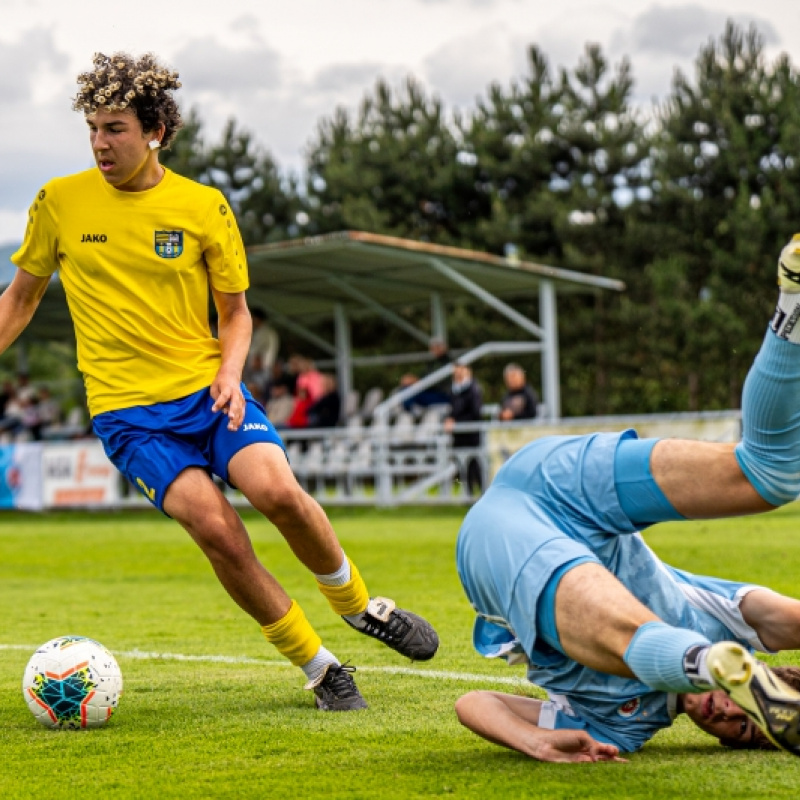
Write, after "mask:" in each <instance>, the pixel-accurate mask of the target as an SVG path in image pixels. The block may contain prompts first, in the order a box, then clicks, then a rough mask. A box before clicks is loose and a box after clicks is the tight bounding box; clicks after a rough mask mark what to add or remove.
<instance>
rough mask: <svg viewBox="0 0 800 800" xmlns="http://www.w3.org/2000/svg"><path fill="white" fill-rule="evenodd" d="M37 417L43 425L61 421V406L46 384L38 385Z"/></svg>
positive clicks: (55, 423) (56, 423)
mask: <svg viewBox="0 0 800 800" xmlns="http://www.w3.org/2000/svg"><path fill="white" fill-rule="evenodd" d="M39 419H40V420H41V421H42V425H43V426H45V427H47V426H49V425H58V424H59V423H60V422H61V406H60V405H59V403H58V400H56V399H55V398H54V397H53V395H52V394H50V389H49V388H48V387H47V386H40V387H39Z"/></svg>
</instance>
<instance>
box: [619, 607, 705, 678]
mask: <svg viewBox="0 0 800 800" xmlns="http://www.w3.org/2000/svg"><path fill="white" fill-rule="evenodd" d="M710 644H711V642H710V641H709V640H708V639H706V637H705V636H702V635H701V634H699V633H695V632H694V631H690V630H687V629H686V628H673V627H672V626H671V625H667V624H666V623H665V622H646V623H645V624H644V625H642V626H641V628H639V630H638V631H636V633H635V634H634V635H633V639H631V642H630V644H629V645H628V649H627V650H626V651H625V655H623V657H622V658H623V660H624V661H625V663H626V664H627V665H628V666H629V667H630V668H631V671H632V672H633V674H634V675H635V676H636V677H637V678H638V679H639V680H640V681H641V682H642V683H644V684H647V686H649V687H650V688H651V689H655V690H656V691H659V692H696V691H698V688H697V686H696V684H694V683H692V681H691V680H690V679H689V677H688V675H687V674H686V669H685V667H684V663H683V661H684V656H685V655H686V651H687V650H689V649H690V648H692V647H697V646H698V645H699V646H701V647H703V646H707V645H710Z"/></svg>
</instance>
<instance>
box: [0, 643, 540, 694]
mask: <svg viewBox="0 0 800 800" xmlns="http://www.w3.org/2000/svg"><path fill="white" fill-rule="evenodd" d="M35 649H36V646H35V645H27V644H0V650H27V651H28V652H31V653H32V652H33V651H34V650H35ZM114 655H116V656H119V657H120V658H135V659H139V660H141V661H151V660H152V661H197V662H205V663H214V664H254V665H258V666H262V667H291V666H292V665H291V664H290V663H289V662H288V661H267V660H264V659H260V658H249V657H247V656H213V655H207V656H193V655H187V654H185V653H151V652H146V651H144V650H118V651H116V652H114ZM358 671H359V672H382V673H385V674H389V675H415V676H417V677H419V678H432V679H433V680H446V681H471V682H473V683H501V684H508V685H511V686H526V685H529V684H528V681H526V680H525V679H524V678H516V677H511V676H504V675H474V674H472V673H469V672H451V671H449V670H441V671H440V670H435V669H415V668H413V667H369V666H366V667H359V668H358Z"/></svg>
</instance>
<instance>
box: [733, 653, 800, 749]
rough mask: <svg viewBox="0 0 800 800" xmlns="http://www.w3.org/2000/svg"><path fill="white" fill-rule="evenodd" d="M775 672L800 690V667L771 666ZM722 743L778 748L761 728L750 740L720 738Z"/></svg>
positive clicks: (734, 745) (737, 747) (755, 731)
mask: <svg viewBox="0 0 800 800" xmlns="http://www.w3.org/2000/svg"><path fill="white" fill-rule="evenodd" d="M770 669H771V670H772V672H773V674H774V675H776V676H777V677H778V678H780V679H781V680H782V681H783V682H784V683H786V684H788V685H789V686H791V687H792V689H794V690H795V691H800V667H770ZM719 741H720V744H721V745H723V746H724V747H730V748H732V749H734V750H777V748H776V747H775V745H774V744H772V742H771V741H770V740H769V739H767V737H766V735H765V734H764V733H763V731H761V730H760V729H759V728H755V729H754V731H753V738H752V740H751V741H749V742H742V741H740V740H738V739H720V740H719Z"/></svg>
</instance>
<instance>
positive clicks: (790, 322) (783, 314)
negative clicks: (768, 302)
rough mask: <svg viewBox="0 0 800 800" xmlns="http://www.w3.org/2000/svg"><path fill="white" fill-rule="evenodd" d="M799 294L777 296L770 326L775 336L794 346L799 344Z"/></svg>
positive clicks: (788, 293)
mask: <svg viewBox="0 0 800 800" xmlns="http://www.w3.org/2000/svg"><path fill="white" fill-rule="evenodd" d="M798 322H800V292H784V291H781V293H780V294H779V295H778V305H777V306H776V308H775V314H774V315H773V317H772V322H770V326H771V327H772V330H773V331H775V335H776V336H778V337H780V338H781V339H786V340H788V341H790V342H792V343H794V344H800V324H798Z"/></svg>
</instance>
